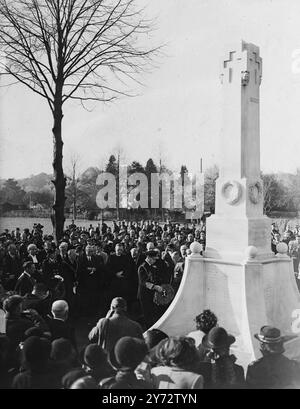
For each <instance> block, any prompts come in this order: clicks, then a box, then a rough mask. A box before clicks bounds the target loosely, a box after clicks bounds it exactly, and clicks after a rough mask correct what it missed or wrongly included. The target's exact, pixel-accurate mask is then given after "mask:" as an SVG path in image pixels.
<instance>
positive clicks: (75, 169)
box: [67, 153, 80, 220]
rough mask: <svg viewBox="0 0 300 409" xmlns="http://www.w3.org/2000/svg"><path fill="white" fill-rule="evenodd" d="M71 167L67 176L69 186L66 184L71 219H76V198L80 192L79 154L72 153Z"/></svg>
mask: <svg viewBox="0 0 300 409" xmlns="http://www.w3.org/2000/svg"><path fill="white" fill-rule="evenodd" d="M70 164H71V169H70V176H69V177H68V178H67V179H69V186H68V194H69V196H70V199H71V202H72V212H73V219H74V220H76V218H77V205H78V203H77V200H78V195H79V194H80V191H79V186H78V185H79V181H80V170H79V165H80V156H79V154H76V153H73V154H72V155H71V159H70Z"/></svg>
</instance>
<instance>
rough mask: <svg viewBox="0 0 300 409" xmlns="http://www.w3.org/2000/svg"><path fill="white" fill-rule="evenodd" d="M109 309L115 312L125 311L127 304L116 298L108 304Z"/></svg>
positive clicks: (122, 299) (123, 300)
mask: <svg viewBox="0 0 300 409" xmlns="http://www.w3.org/2000/svg"><path fill="white" fill-rule="evenodd" d="M110 309H111V310H113V311H116V312H124V311H127V302H126V300H125V299H124V298H122V297H116V298H114V299H113V300H112V302H111V304H110Z"/></svg>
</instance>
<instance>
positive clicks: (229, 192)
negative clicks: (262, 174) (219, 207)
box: [222, 180, 242, 205]
mask: <svg viewBox="0 0 300 409" xmlns="http://www.w3.org/2000/svg"><path fill="white" fill-rule="evenodd" d="M222 196H223V197H224V199H225V201H226V203H228V204H230V205H234V204H236V203H238V202H239V201H240V198H241V196H242V186H241V184H240V183H239V182H236V181H235V180H231V181H229V182H226V183H224V185H223V186H222Z"/></svg>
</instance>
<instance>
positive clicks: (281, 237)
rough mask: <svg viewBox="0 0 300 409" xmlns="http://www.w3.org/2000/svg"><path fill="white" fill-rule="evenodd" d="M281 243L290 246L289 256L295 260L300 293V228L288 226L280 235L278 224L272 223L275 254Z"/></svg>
mask: <svg viewBox="0 0 300 409" xmlns="http://www.w3.org/2000/svg"><path fill="white" fill-rule="evenodd" d="M279 243H285V244H286V245H287V246H288V255H289V256H290V257H291V259H292V260H293V268H294V273H295V278H296V283H297V286H298V289H299V291H300V271H299V264H300V226H299V225H298V224H296V225H295V227H294V228H292V227H290V225H289V224H287V225H286V228H285V230H284V231H283V233H282V234H280V232H279V228H278V227H277V225H276V223H272V228H271V249H272V251H273V253H275V254H277V245H278V244H279Z"/></svg>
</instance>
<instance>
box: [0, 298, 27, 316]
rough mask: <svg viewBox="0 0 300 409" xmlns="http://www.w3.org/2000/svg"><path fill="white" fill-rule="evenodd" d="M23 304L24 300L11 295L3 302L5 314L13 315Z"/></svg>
mask: <svg viewBox="0 0 300 409" xmlns="http://www.w3.org/2000/svg"><path fill="white" fill-rule="evenodd" d="M22 302H23V298H22V297H21V296H20V295H11V296H9V297H7V298H6V299H5V300H4V301H3V309H4V311H5V312H7V313H10V314H13V313H14V312H15V311H16V310H17V309H18V308H19V306H20V305H21V304H22Z"/></svg>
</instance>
